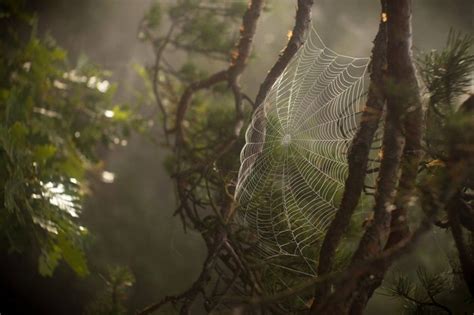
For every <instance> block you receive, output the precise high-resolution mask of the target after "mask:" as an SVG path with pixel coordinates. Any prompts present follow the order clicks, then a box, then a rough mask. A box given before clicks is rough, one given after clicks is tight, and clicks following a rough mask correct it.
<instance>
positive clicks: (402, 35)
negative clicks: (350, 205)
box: [313, 0, 421, 314]
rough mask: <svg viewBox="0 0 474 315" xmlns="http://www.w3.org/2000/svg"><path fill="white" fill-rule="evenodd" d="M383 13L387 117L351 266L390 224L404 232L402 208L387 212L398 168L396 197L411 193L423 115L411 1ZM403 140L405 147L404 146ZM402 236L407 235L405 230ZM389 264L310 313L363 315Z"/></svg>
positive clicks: (377, 248) (369, 252)
mask: <svg viewBox="0 0 474 315" xmlns="http://www.w3.org/2000/svg"><path fill="white" fill-rule="evenodd" d="M383 13H385V14H384V20H385V21H386V23H387V79H386V80H385V82H384V92H385V96H386V99H387V115H386V119H385V126H384V137H383V144H382V160H381V164H380V171H379V175H378V179H377V188H376V193H375V205H374V209H373V213H374V219H373V221H372V223H371V224H370V226H369V227H368V228H367V230H366V231H365V233H364V235H363V236H362V238H361V241H360V243H359V246H358V248H357V250H356V252H355V253H354V255H353V257H352V263H351V266H353V265H356V264H359V263H361V262H362V261H365V260H367V259H370V258H371V257H376V256H377V255H380V254H381V253H382V252H383V250H384V246H385V242H386V240H387V237H388V235H389V232H390V228H391V226H392V227H393V228H397V230H396V231H397V233H398V231H402V230H401V229H400V230H398V228H399V226H403V225H404V221H403V220H400V218H401V217H403V214H404V212H403V211H406V210H402V212H400V215H399V216H397V220H396V221H395V222H394V223H393V224H390V223H391V222H390V221H391V212H393V210H395V209H397V207H396V206H395V204H394V202H395V195H396V189H397V183H398V177H399V176H398V175H399V172H400V166H402V169H403V174H402V176H401V179H400V184H401V186H400V187H399V188H400V189H401V191H402V193H401V194H399V197H397V200H400V201H401V202H402V203H405V201H406V200H407V198H408V196H411V193H412V191H413V187H414V180H415V178H416V171H417V168H418V161H419V151H418V150H419V141H420V137H421V127H420V123H421V122H420V121H419V119H418V117H420V115H421V105H420V104H421V103H420V99H419V91H418V85H417V80H416V75H415V68H414V66H413V62H412V58H411V1H410V0H387V10H386V11H385V12H383ZM404 127H407V128H414V132H413V134H412V133H411V131H410V130H408V129H407V130H404ZM405 142H406V144H407V146H406V148H405V149H404V147H405ZM402 154H403V161H402ZM402 208H403V209H406V208H405V207H402ZM394 231H395V230H394ZM400 235H406V231H404V232H403V233H401V234H400ZM396 243H397V242H394V244H396ZM389 265H390V264H386V265H383V266H380V267H379V268H377V269H376V270H371V271H370V272H369V273H366V274H365V275H363V276H362V277H360V279H359V280H360V281H358V283H357V284H356V285H355V287H354V290H353V292H351V293H350V294H349V295H348V296H344V297H340V300H339V301H338V302H333V303H321V306H318V305H317V306H316V307H315V308H314V312H313V314H348V313H351V314H362V313H363V310H364V308H365V306H366V304H367V302H368V300H369V299H370V297H371V296H372V293H373V291H374V290H375V289H376V288H377V287H378V286H379V285H380V283H381V281H382V279H383V276H384V274H385V271H386V270H387V269H388V266H389ZM341 285H342V286H344V283H342V284H339V286H341ZM337 291H338V289H337V288H336V292H337ZM346 292H347V290H346ZM333 295H334V294H333ZM336 300H337V299H336V298H334V299H333V301H336Z"/></svg>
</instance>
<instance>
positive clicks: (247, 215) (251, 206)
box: [235, 28, 369, 274]
mask: <svg viewBox="0 0 474 315" xmlns="http://www.w3.org/2000/svg"><path fill="white" fill-rule="evenodd" d="M368 63H369V59H368V58H355V57H350V56H345V55H341V54H338V53H336V52H334V51H333V50H331V49H329V48H328V47H326V46H325V45H324V43H323V42H322V40H321V38H320V37H319V36H318V34H317V32H316V31H315V30H314V28H312V30H311V32H310V34H309V35H308V38H307V40H306V42H305V44H304V45H303V46H302V48H301V49H300V50H299V51H298V53H297V55H296V56H295V57H294V58H293V60H292V61H291V63H290V64H289V65H288V66H287V68H286V69H285V71H284V72H283V73H282V75H281V76H280V77H279V78H278V80H277V81H276V82H275V84H274V85H273V87H272V89H271V90H270V92H269V94H268V96H267V98H266V99H265V101H264V102H263V103H262V104H261V105H260V106H259V107H258V108H257V109H256V111H255V113H254V115H253V117H252V121H251V124H250V125H249V128H248V129H247V132H246V144H245V146H244V148H243V149H242V152H241V156H240V160H241V167H240V170H239V176H238V182H237V186H236V192H235V199H236V201H237V203H238V222H239V223H240V224H241V225H242V226H243V227H245V228H247V229H248V230H249V231H250V232H251V233H252V234H253V236H254V238H256V240H257V242H256V244H257V248H258V255H259V256H261V257H262V258H264V259H273V261H277V260H278V258H280V257H286V258H289V259H290V260H292V259H293V260H294V261H296V263H290V264H287V265H289V266H290V265H291V267H288V268H292V269H295V271H300V272H303V273H309V274H314V267H313V266H314V261H313V260H314V259H315V255H316V253H315V252H314V246H312V245H313V244H314V243H316V242H318V241H320V240H321V238H322V237H323V235H324V233H325V231H326V229H327V227H328V226H329V224H330V222H331V220H332V218H333V216H334V214H335V212H336V210H337V207H338V204H339V202H340V198H341V194H342V189H343V186H344V181H345V179H346V176H347V168H348V166H347V151H348V148H349V146H350V143H351V141H352V138H353V136H354V134H355V132H356V130H357V127H358V113H360V111H361V108H362V106H363V104H364V96H365V93H364V83H365V82H364V81H365V80H366V72H367V67H368ZM275 259H276V260H275ZM301 262H303V264H305V265H306V266H305V267H302V268H299V267H295V266H297V265H298V263H301ZM282 267H284V268H285V266H282Z"/></svg>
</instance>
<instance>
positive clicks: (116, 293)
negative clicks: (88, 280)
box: [84, 266, 135, 315]
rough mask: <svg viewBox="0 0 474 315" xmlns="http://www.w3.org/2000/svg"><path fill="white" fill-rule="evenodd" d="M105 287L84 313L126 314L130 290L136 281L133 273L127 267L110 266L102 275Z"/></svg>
mask: <svg viewBox="0 0 474 315" xmlns="http://www.w3.org/2000/svg"><path fill="white" fill-rule="evenodd" d="M101 278H102V280H103V282H104V284H105V289H104V290H103V292H102V293H101V294H99V295H98V296H97V297H96V299H95V300H94V301H93V302H92V303H91V304H90V305H88V306H87V307H86V309H85V311H84V315H88V314H90V315H124V314H127V308H126V306H125V304H126V301H127V296H128V290H129V288H130V287H131V286H132V285H133V283H134V282H135V278H134V276H133V274H132V273H131V272H130V270H128V269H127V268H125V267H120V266H117V267H109V268H108V269H107V272H106V274H105V275H104V276H101Z"/></svg>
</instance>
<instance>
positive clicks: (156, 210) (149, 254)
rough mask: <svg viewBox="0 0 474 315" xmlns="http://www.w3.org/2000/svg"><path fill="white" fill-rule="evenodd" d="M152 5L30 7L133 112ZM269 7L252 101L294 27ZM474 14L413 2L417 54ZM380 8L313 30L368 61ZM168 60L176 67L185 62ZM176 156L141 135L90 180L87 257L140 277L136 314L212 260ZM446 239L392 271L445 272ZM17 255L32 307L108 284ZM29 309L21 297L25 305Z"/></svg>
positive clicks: (328, 12) (341, 7) (55, 306)
mask: <svg viewBox="0 0 474 315" xmlns="http://www.w3.org/2000/svg"><path fill="white" fill-rule="evenodd" d="M168 1H169V0H168ZM163 2H164V1H163ZM151 3H152V0H95V1H93V0H84V1H68V0H42V1H30V4H29V6H30V7H31V8H32V9H33V10H35V11H37V15H38V30H39V34H40V36H44V35H46V34H50V35H51V36H52V37H53V38H54V39H55V40H56V41H57V43H58V44H59V45H60V46H62V47H64V48H65V49H66V50H67V51H68V54H69V56H68V57H69V60H70V62H71V63H75V62H77V61H78V60H79V59H80V58H84V57H87V58H88V59H89V60H90V61H91V62H92V63H95V64H98V65H100V66H101V67H103V68H105V69H107V70H110V71H111V73H112V78H111V79H110V81H113V82H116V83H117V84H118V88H117V93H116V96H115V101H116V102H118V103H129V104H130V105H131V106H134V104H133V102H134V101H135V100H137V96H139V93H140V92H141V91H143V89H142V87H143V82H142V80H141V78H140V77H139V76H138V74H137V72H136V68H137V65H141V66H146V65H150V64H151V63H152V62H153V54H152V51H151V49H150V47H149V46H148V45H146V44H144V43H143V42H141V41H140V40H139V39H138V36H137V34H138V26H139V24H140V21H141V19H142V18H143V15H144V14H145V12H146V11H147V10H148V9H149V7H150V5H151ZM267 5H268V7H269V9H268V10H267V11H265V12H264V13H263V15H262V17H261V20H260V21H259V24H258V29H257V34H256V39H255V48H254V51H253V57H252V58H251V60H250V63H249V66H248V68H247V70H246V71H245V72H244V75H243V77H242V80H241V81H242V88H243V90H244V91H245V92H246V93H247V94H248V95H250V96H251V97H255V94H256V93H257V89H258V87H259V84H260V83H261V82H262V80H263V78H264V77H265V75H266V73H267V71H268V70H269V68H270V67H271V66H272V65H273V63H274V62H275V60H276V58H277V57H278V54H279V53H280V51H281V50H282V49H283V48H284V46H285V44H286V41H287V35H288V32H289V30H291V28H292V26H293V23H294V16H295V13H294V12H295V1H289V0H270V1H267ZM469 8H470V9H469ZM472 9H473V6H472V3H471V1H468V0H453V1H443V0H415V1H414V12H413V39H414V53H415V54H416V53H418V52H421V51H427V50H431V49H437V48H441V47H443V46H444V44H445V41H446V38H447V36H448V33H449V30H450V28H453V29H455V30H458V31H462V32H464V33H470V32H472V26H473V25H472V13H473V11H472ZM379 11H380V9H379V3H378V1H369V0H356V1H355V0H338V1H334V0H332V1H331V0H316V1H315V5H314V7H313V13H312V15H313V25H314V28H315V29H316V30H317V32H318V33H319V35H320V36H321V38H322V40H323V41H324V42H325V44H326V45H327V46H328V47H330V48H331V49H333V50H334V51H336V52H338V53H341V54H347V55H353V56H360V57H365V56H369V55H370V50H371V48H372V40H373V38H374V36H375V34H376V32H377V27H378V23H379V21H378V17H379ZM235 28H236V30H237V29H238V25H235ZM167 58H168V59H169V60H170V61H171V62H173V60H174V59H175V58H176V59H177V60H181V59H182V58H183V56H181V55H179V54H177V55H176V56H173V55H169V56H167ZM213 66H214V65H211V67H213ZM152 130H153V132H152V133H151V138H154V139H152V140H155V141H160V140H159V132H160V131H159V128H158V126H154V127H153V129H152ZM169 154H170V152H167V151H166V150H165V149H163V148H162V147H160V146H159V145H156V144H154V143H153V141H150V139H145V138H144V137H141V136H139V135H137V134H134V135H132V136H131V138H130V139H128V142H127V144H126V145H125V146H117V147H116V148H115V149H114V150H113V151H108V152H105V151H104V153H103V156H102V158H104V159H105V161H106V162H105V169H106V170H107V171H109V172H112V173H114V174H115V178H114V181H113V183H104V182H103V181H101V179H100V175H98V174H91V175H90V177H91V180H92V185H91V192H90V195H89V196H88V197H87V200H86V203H85V206H84V209H83V214H82V218H83V220H84V222H85V226H87V228H88V229H89V231H90V233H91V235H92V239H91V242H90V244H89V245H88V246H89V249H88V251H87V255H88V257H87V258H88V260H89V264H90V265H91V270H94V271H98V272H101V271H103V270H101V268H104V266H106V265H123V266H128V267H129V268H130V270H131V272H132V273H133V275H134V277H135V284H134V286H133V287H132V288H131V289H130V292H129V295H130V297H129V300H128V308H129V310H130V312H131V313H130V314H132V313H133V311H134V310H137V309H140V308H143V307H144V306H146V305H148V304H150V303H152V302H156V301H157V300H159V299H160V298H162V297H164V296H165V295H171V294H177V293H179V292H181V291H182V290H184V289H186V288H187V287H189V285H190V284H191V283H192V282H193V281H194V280H195V278H196V277H197V275H198V273H199V270H200V268H201V265H202V262H203V259H204V258H205V255H206V248H205V246H204V244H203V241H202V238H201V237H200V235H199V234H197V233H195V232H193V231H192V230H187V231H186V232H185V231H184V230H183V225H182V222H181V220H180V218H179V217H178V216H173V213H174V211H175V210H176V206H177V202H176V196H175V192H174V188H173V185H174V184H173V181H172V180H171V179H170V178H169V175H168V173H167V172H166V171H165V168H164V166H163V163H164V160H165V158H166V157H167V156H168V155H169ZM235 171H236V172H237V171H238V170H235ZM443 234H444V233H443V232H442V231H438V232H437V233H430V234H429V235H427V236H426V237H425V238H424V239H423V245H422V246H420V247H419V248H418V249H417V251H416V252H415V253H414V254H410V257H411V258H410V257H405V258H403V259H402V260H401V261H400V262H398V263H397V265H396V266H395V267H394V269H397V268H398V269H400V270H407V272H408V271H409V270H410V266H408V265H407V264H406V263H405V262H406V261H414V260H419V261H423V262H425V263H428V264H429V265H431V266H432V268H433V270H436V268H442V267H443V266H445V265H446V264H447V259H448V258H447V257H431V256H429V255H427V254H426V253H427V252H428V251H426V250H427V249H429V248H431V247H433V246H434V247H436V246H438V247H443V246H450V245H449V242H447V241H446V240H445V238H444V235H443ZM9 257H10V258H8V260H6V261H5V262H4V263H3V264H5V265H6V266H10V267H12V268H13V266H14V270H15V272H14V273H11V274H10V275H8V276H4V277H5V279H6V280H5V279H4V281H6V282H7V283H9V284H10V285H11V286H10V288H8V289H6V290H7V292H10V293H7V292H5V291H4V292H2V294H7V295H8V294H11V296H15V297H16V298H17V299H18V297H21V296H23V297H26V296H28V299H29V300H30V301H31V305H32V309H36V310H38V309H43V310H46V309H50V310H53V311H54V312H55V314H81V312H80V310H81V307H82V306H83V305H84V303H87V302H88V301H90V299H92V298H93V296H94V295H95V292H94V290H97V289H98V288H100V287H101V280H100V279H99V278H97V277H96V276H90V277H86V278H84V279H78V278H77V277H75V276H74V275H72V274H71V271H70V270H69V269H68V267H66V266H65V265H63V264H61V265H60V267H59V269H58V270H57V271H55V276H54V277H53V278H44V277H41V276H39V275H37V274H36V273H35V272H36V269H35V267H34V264H35V262H34V261H32V262H28V261H27V260H26V259H24V258H22V257H21V256H16V254H15V255H12V256H9ZM440 266H441V267H440ZM94 268H97V269H94ZM91 288H93V289H91ZM12 292H14V293H13V294H12ZM0 299H1V298H0ZM390 303H395V302H393V301H392V300H390V299H387V298H384V297H382V296H378V295H376V297H375V298H374V299H373V300H372V301H371V303H370V305H369V309H368V311H367V314H380V313H381V312H382V311H383V312H384V313H385V314H399V313H398V311H397V310H396V309H394V310H393V311H389V310H388V309H387V305H391V304H390ZM21 304H22V302H21V301H20V300H19V299H18V300H17V305H21ZM393 305H395V304H393ZM23 307H24V309H25V311H28V307H26V306H23ZM7 314H8V313H7ZM51 314H52V313H51Z"/></svg>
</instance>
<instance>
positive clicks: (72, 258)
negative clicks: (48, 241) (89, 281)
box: [58, 233, 89, 277]
mask: <svg viewBox="0 0 474 315" xmlns="http://www.w3.org/2000/svg"><path fill="white" fill-rule="evenodd" d="M58 246H59V248H60V249H61V252H62V256H63V258H64V260H65V261H66V263H67V264H68V265H69V266H70V267H71V268H72V269H73V270H74V272H76V273H77V274H78V275H79V276H81V277H83V276H86V275H88V274H89V269H88V268H87V263H86V258H85V255H84V252H83V251H82V249H81V248H80V247H79V246H77V245H76V244H74V243H73V242H72V241H71V240H70V239H69V238H68V237H67V236H66V235H64V233H60V234H59V235H58Z"/></svg>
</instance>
